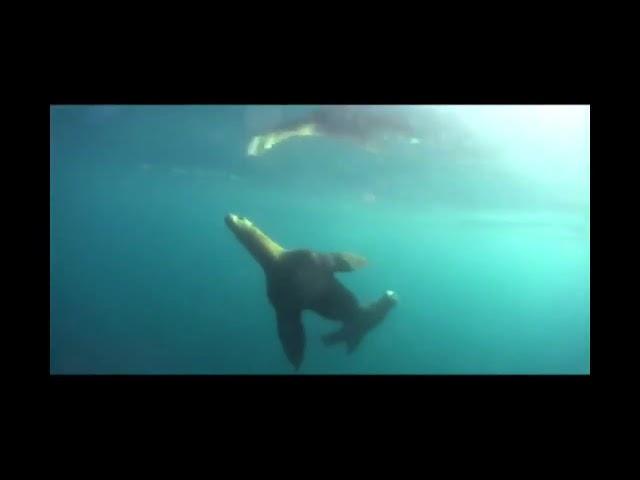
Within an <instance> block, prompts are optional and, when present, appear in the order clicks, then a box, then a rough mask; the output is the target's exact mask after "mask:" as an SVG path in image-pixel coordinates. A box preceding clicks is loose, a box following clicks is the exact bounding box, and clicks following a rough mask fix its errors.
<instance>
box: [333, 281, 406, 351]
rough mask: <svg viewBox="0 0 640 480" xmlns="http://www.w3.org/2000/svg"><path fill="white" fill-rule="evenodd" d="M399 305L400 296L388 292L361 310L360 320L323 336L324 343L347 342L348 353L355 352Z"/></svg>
mask: <svg viewBox="0 0 640 480" xmlns="http://www.w3.org/2000/svg"><path fill="white" fill-rule="evenodd" d="M397 303H398V296H397V295H396V294H395V292H393V291H391V290H387V291H386V292H385V293H384V295H382V297H381V298H380V299H379V300H378V301H376V302H373V303H372V304H371V305H369V306H368V307H365V308H363V309H362V310H361V312H360V318H359V319H358V320H355V321H352V322H349V323H345V325H344V327H342V329H341V330H338V331H337V332H334V333H330V334H328V335H325V336H323V337H322V341H323V342H324V344H325V345H327V346H329V345H335V344H336V343H340V342H345V344H346V345H347V353H351V352H353V351H354V350H355V349H356V348H357V347H358V345H360V342H361V341H362V339H363V338H364V336H365V335H366V334H367V333H368V332H370V331H371V330H372V329H373V328H375V327H377V326H378V325H380V324H381V323H382V321H383V320H384V319H385V318H386V316H387V314H388V313H389V311H390V310H391V309H392V308H393V307H394V306H395V305H396V304H397Z"/></svg>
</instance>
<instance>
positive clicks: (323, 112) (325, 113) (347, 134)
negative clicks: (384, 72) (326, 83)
mask: <svg viewBox="0 0 640 480" xmlns="http://www.w3.org/2000/svg"><path fill="white" fill-rule="evenodd" d="M314 136H325V137H337V138H343V139H347V140H350V141H351V142H353V143H355V144H357V145H359V146H360V147H362V148H364V149H366V150H368V151H370V152H373V153H378V152H379V149H380V141H381V140H384V139H386V138H389V137H399V138H402V139H408V141H409V143H413V144H415V143H420V142H421V140H420V139H419V138H418V136H417V133H416V131H415V129H414V128H413V127H412V126H411V125H410V123H409V122H408V121H407V119H406V117H405V116H403V115H399V114H398V113H391V112H389V111H387V110H384V109H373V108H363V107H360V108H355V107H351V106H331V107H322V108H319V109H317V110H314V111H312V112H311V113H310V114H309V115H307V116H305V117H303V118H301V119H298V120H294V121H289V122H285V123H281V124H279V125H277V126H275V127H274V128H272V129H269V130H267V131H265V132H262V133H260V134H259V135H255V136H253V137H252V138H251V141H250V142H249V145H248V147H247V154H248V155H250V156H259V155H262V154H264V153H265V152H267V151H268V150H271V149H272V148H273V147H274V146H276V145H278V144H280V143H283V142H285V141H287V140H289V139H291V138H294V137H314Z"/></svg>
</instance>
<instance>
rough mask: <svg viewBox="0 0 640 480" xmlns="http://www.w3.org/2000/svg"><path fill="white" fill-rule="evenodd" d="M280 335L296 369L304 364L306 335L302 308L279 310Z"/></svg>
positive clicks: (286, 352) (288, 356) (285, 350)
mask: <svg viewBox="0 0 640 480" xmlns="http://www.w3.org/2000/svg"><path fill="white" fill-rule="evenodd" d="M276 314H277V318H278V336H279V337H280V342H281V343H282V348H283V349H284V353H285V355H286V356H287V358H288V359H289V361H290V362H291V364H292V365H293V366H294V368H295V369H296V370H298V368H300V365H301V364H302V357H303V356H304V347H305V336H304V326H303V325H302V311H301V310H284V309H283V310H277V311H276Z"/></svg>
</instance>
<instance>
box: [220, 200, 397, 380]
mask: <svg viewBox="0 0 640 480" xmlns="http://www.w3.org/2000/svg"><path fill="white" fill-rule="evenodd" d="M225 223H226V224H227V226H228V227H229V229H230V230H231V231H232V232H233V234H234V235H235V237H236V238H237V239H238V241H239V242H240V243H241V244H242V245H244V247H245V248H246V249H247V250H248V251H249V253H250V254H251V255H252V256H253V258H254V259H255V260H256V261H257V262H258V263H259V264H260V266H261V267H262V269H263V270H264V273H265V276H266V282H267V297H268V298H269V302H270V303H271V305H272V306H273V308H274V309H275V313H276V320H277V326H278V336H279V338H280V342H281V344H282V347H283V350H284V353H285V355H286V356H287V359H288V360H289V362H290V363H291V364H292V365H293V367H294V368H295V370H298V369H299V368H300V365H301V364H302V360H303V356H304V349H305V333H304V326H303V324H302V312H303V310H312V311H314V312H316V313H318V314H319V315H321V316H322V317H324V318H327V319H329V320H335V321H339V322H342V323H343V327H342V329H341V330H338V331H336V332H334V333H331V334H329V335H325V336H324V337H323V342H324V344H325V345H333V344H337V343H340V342H344V343H345V344H346V347H347V352H348V353H351V352H353V351H354V350H355V349H356V347H357V346H358V345H359V344H360V342H361V341H362V339H363V338H364V336H365V334H366V333H367V332H369V331H370V330H371V329H373V328H375V327H376V326H378V325H379V324H380V323H382V321H383V320H384V319H385V317H386V315H387V313H389V311H390V310H391V308H392V307H393V306H394V305H395V304H396V303H397V296H396V294H395V293H394V292H393V291H391V290H387V291H386V292H385V293H384V294H383V295H382V297H381V298H380V299H379V300H377V301H376V302H373V303H371V304H370V305H367V306H360V305H359V303H358V300H357V298H356V297H355V295H354V294H353V293H351V292H350V291H349V290H348V289H347V288H346V287H345V286H344V285H342V284H341V283H340V282H339V281H338V279H337V278H335V276H334V273H336V272H351V271H353V270H357V269H359V268H361V267H363V266H364V265H366V263H367V261H366V259H364V258H363V257H360V256H358V255H355V254H352V253H342V252H341V253H320V252H315V251H312V250H308V249H299V250H287V249H285V248H284V247H282V246H280V245H279V244H277V243H276V242H275V241H274V240H273V239H272V238H270V237H269V236H268V235H267V234H265V233H264V232H263V231H262V230H260V229H259V228H258V227H256V226H255V225H254V224H253V223H252V222H251V221H250V220H248V219H247V218H244V217H241V216H238V215H234V214H231V213H230V214H228V215H226V216H225Z"/></svg>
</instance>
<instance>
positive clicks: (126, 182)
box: [50, 106, 590, 374]
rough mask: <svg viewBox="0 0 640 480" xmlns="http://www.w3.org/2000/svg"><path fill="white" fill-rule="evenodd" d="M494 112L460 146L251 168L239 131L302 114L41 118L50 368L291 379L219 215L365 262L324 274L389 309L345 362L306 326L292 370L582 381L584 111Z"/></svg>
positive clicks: (307, 143) (585, 361) (298, 159)
mask: <svg viewBox="0 0 640 480" xmlns="http://www.w3.org/2000/svg"><path fill="white" fill-rule="evenodd" d="M482 108H485V109H486V111H484V112H483V111H482ZM501 108H502V109H507V110H508V108H509V107H468V108H466V109H465V108H464V107H458V110H456V114H457V115H458V117H456V118H462V120H466V121H467V124H468V125H470V128H471V131H472V132H473V135H474V137H473V138H474V142H475V143H473V144H472V145H471V146H468V145H466V146H465V148H458V146H459V144H458V143H456V142H457V140H452V141H451V142H450V143H446V142H445V143H444V144H439V145H420V146H418V147H417V148H416V149H413V150H412V149H411V148H409V147H407V146H405V145H392V146H391V147H390V148H389V149H388V150H387V151H385V153H384V154H382V155H378V156H375V155H373V154H372V153H370V152H366V151H363V150H361V149H358V148H357V147H355V146H353V145H350V144H348V143H344V142H339V141H338V142H336V141H332V140H331V139H308V140H307V139H305V140H299V141H297V140H294V141H292V142H291V143H290V144H284V145H282V146H281V147H279V148H277V149H274V150H273V152H269V154H268V155H265V157H260V158H259V159H254V158H249V157H247V156H246V155H245V151H246V145H247V142H248V139H249V137H250V135H251V134H252V133H253V131H254V130H253V129H254V128H256V127H259V126H260V125H259V124H260V122H266V121H267V120H269V119H270V118H272V117H273V116H276V117H278V118H280V117H286V116H294V115H296V114H299V113H300V112H304V111H306V110H305V109H306V107H303V106H295V107H280V108H276V107H244V106H237V107H233V106H211V107H204V106H163V107H152V106H147V107H141V106H131V107H115V106H109V107H100V106H95V107H90V106H73V107H72V106H68V107H53V108H52V110H51V184H50V185H51V238H50V240H51V247H50V253H51V342H50V347H51V351H50V361H51V367H50V368H51V372H52V373H81V374H85V373H100V374H256V373H266V374H290V373H293V369H292V368H291V366H290V365H289V363H288V362H287V360H286V357H285V355H284V353H283V351H282V348H281V346H280V344H279V340H278V336H277V332H276V325H275V317H274V313H273V309H272V307H271V306H270V304H269V303H268V300H267V297H266V294H265V284H264V275H263V273H262V271H261V270H260V268H259V266H258V265H257V264H256V263H255V262H254V260H253V259H252V258H251V257H250V256H249V254H248V253H247V252H246V251H245V250H244V249H243V248H242V246H241V245H240V244H239V243H238V242H237V241H236V240H235V238H234V237H233V235H232V234H231V233H230V232H229V231H228V229H227V228H226V226H225V224H224V221H223V217H224V215H225V214H226V213H228V212H234V213H238V214H240V215H244V216H247V217H249V218H250V219H251V220H253V221H254V222H255V223H256V224H257V225H258V226H260V227H261V228H263V229H264V230H265V231H266V232H267V233H269V234H270V235H271V236H272V237H273V238H274V239H275V240H277V241H278V242H280V243H282V244H283V245H284V246H285V247H287V248H296V247H308V248H312V249H316V250H320V251H353V252H356V253H359V254H361V255H363V256H365V257H367V259H368V260H369V262H370V264H369V265H368V266H367V267H366V268H364V269H362V270H358V271H356V272H351V273H341V274H338V275H339V277H340V279H341V280H342V281H343V282H344V283H345V285H347V286H348V287H349V288H351V289H352V290H353V291H354V293H356V295H357V296H358V298H359V299H360V300H361V301H362V302H369V301H373V300H375V299H377V298H378V297H379V296H380V294H381V293H382V292H383V291H384V290H386V289H393V290H394V291H396V292H397V293H398V295H399V299H400V302H399V304H398V306H397V307H396V308H395V309H394V310H393V311H392V312H391V313H390V314H389V317H388V318H387V319H386V320H385V322H384V323H383V324H382V325H381V326H380V327H378V328H377V329H376V330H374V331H372V332H371V333H369V334H368V335H367V337H366V338H365V340H364V341H363V343H362V345H361V346H360V348H359V349H358V350H357V351H356V352H355V353H353V354H352V355H347V354H346V353H345V351H344V349H343V348H341V347H325V346H324V345H323V344H322V342H321V340H320V337H321V336H322V335H323V334H325V333H328V332H331V331H334V330H335V329H336V328H337V326H338V325H337V324H335V323H333V322H330V321H328V320H324V319H322V318H321V317H319V316H317V315H316V314H314V313H311V312H306V313H305V315H304V325H305V328H306V335H307V347H306V353H305V358H304V362H303V364H302V367H301V369H300V372H299V374H346V373H350V374H353V373H356V374H376V373H385V374H550V373H561V374H584V373H589V370H590V366H589V365H590V363H589V351H590V348H589V322H590V310H589V283H590V280H589V188H588V171H589V122H588V115H589V111H588V108H580V107H573V108H572V109H568V110H567V111H568V113H566V112H565V111H561V112H560V113H559V114H558V112H559V111H560V110H561V107H556V109H555V110H554V109H551V111H543V112H537V111H536V112H534V113H531V112H529V111H528V110H527V109H526V108H525V107H520V111H519V112H517V115H516V114H515V113H513V114H512V115H513V116H512V117H508V116H507V117H508V118H507V117H505V114H504V113H500V112H501V110H500V109H501ZM558 109H560V110H558ZM274 112H275V113H274ZM481 114H484V115H485V116H484V117H482V118H480V116H481ZM501 115H502V116H501ZM544 115H547V116H548V118H549V119H550V120H549V121H545V119H546V118H547V117H544ZM514 118H518V119H519V120H520V123H517V122H515V121H513V119H514ZM265 119H266V120H265ZM554 119H555V120H556V122H555V123H554V122H553V120H554ZM569 121H571V122H574V123H573V125H568V123H569ZM507 127H508V128H507ZM448 128H450V129H452V130H455V128H456V124H455V122H454V123H453V124H452V126H451V127H448ZM532 132H533V133H532ZM465 135H466V134H465ZM554 142H555V143H557V145H555V144H554Z"/></svg>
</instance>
